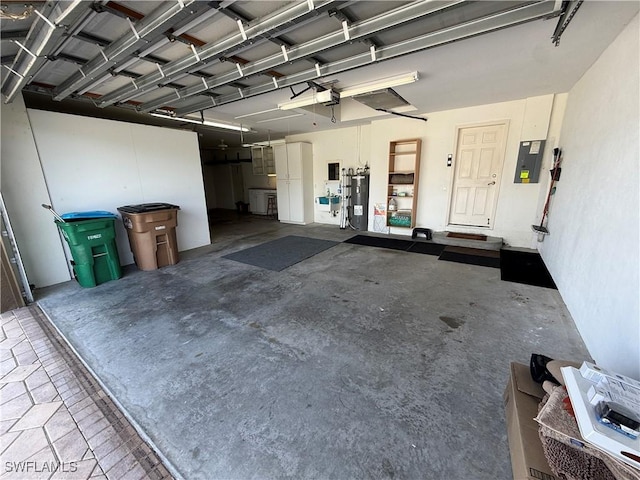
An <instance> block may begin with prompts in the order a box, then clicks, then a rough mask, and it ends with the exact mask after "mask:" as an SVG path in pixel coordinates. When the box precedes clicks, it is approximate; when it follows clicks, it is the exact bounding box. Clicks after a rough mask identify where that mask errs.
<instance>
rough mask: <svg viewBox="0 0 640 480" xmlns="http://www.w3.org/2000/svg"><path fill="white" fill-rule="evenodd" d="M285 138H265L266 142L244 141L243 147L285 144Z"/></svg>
mask: <svg viewBox="0 0 640 480" xmlns="http://www.w3.org/2000/svg"><path fill="white" fill-rule="evenodd" d="M285 143H286V142H285V139H284V138H281V139H279V140H265V141H264V142H253V143H243V144H242V146H243V147H273V146H274V145H284V144H285Z"/></svg>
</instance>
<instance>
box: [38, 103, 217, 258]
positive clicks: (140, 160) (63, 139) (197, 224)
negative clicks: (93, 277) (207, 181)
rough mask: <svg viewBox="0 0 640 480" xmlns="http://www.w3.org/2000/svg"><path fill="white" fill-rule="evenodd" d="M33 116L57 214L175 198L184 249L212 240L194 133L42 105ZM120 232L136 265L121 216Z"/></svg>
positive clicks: (123, 253)
mask: <svg viewBox="0 0 640 480" xmlns="http://www.w3.org/2000/svg"><path fill="white" fill-rule="evenodd" d="M28 115H29V120H30V122H31V127H32V129H33V134H34V138H35V141H36V145H37V149H38V153H39V156H40V161H41V164H42V170H43V172H44V178H45V180H46V183H47V185H48V188H49V193H50V196H51V204H52V205H53V207H54V208H55V209H56V210H57V211H58V212H59V213H65V212H72V211H87V210H108V211H111V212H114V213H117V207H120V206H123V205H131V204H138V203H149V202H167V203H173V204H176V205H179V206H180V207H181V210H180V212H179V213H178V227H177V230H176V232H177V241H178V248H179V250H181V251H182V250H188V249H191V248H195V247H199V246H202V245H206V244H208V243H209V242H210V240H209V228H208V223H207V213H206V206H205V199H204V187H203V183H202V171H201V167H200V155H199V150H198V141H197V136H196V134H194V133H192V132H183V131H179V130H172V129H165V128H158V127H151V126H147V125H138V124H131V123H124V122H115V121H111V120H102V119H95V118H87V117H80V116H76V115H67V114H61V113H54V112H46V111H41V110H31V109H29V110H28ZM41 175H42V174H41ZM45 213H46V212H45ZM41 227H42V228H49V229H50V228H52V225H51V224H50V223H48V224H47V225H42V226H41ZM116 235H117V243H118V253H119V255H120V262H121V263H122V264H123V265H126V264H130V263H133V256H132V254H131V250H130V248H129V244H128V240H127V235H126V231H125V230H124V227H123V226H122V222H120V221H117V222H116Z"/></svg>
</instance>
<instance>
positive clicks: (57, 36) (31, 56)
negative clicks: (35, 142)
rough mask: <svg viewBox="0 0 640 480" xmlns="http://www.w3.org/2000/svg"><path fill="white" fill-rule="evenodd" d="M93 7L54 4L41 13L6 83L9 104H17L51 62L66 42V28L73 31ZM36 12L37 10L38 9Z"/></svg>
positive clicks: (47, 6) (66, 3) (21, 48)
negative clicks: (52, 56)
mask: <svg viewBox="0 0 640 480" xmlns="http://www.w3.org/2000/svg"><path fill="white" fill-rule="evenodd" d="M89 6H90V4H89V3H87V2H81V1H72V2H68V1H56V2H53V1H50V2H47V3H46V4H45V5H44V6H43V7H42V8H41V9H40V10H38V11H37V12H38V13H37V18H35V19H34V20H33V23H32V24H31V28H30V29H29V33H28V34H27V38H26V39H25V41H24V44H18V46H19V47H20V51H19V52H18V53H17V55H16V57H15V60H14V62H13V64H12V66H11V67H10V68H11V74H10V75H7V76H6V78H5V80H4V82H3V84H2V93H3V95H4V96H5V103H10V102H11V101H13V99H14V98H15V96H16V95H17V94H18V93H19V92H20V90H21V89H22V88H23V87H24V86H25V85H27V84H28V83H29V82H30V81H31V80H32V79H33V75H34V73H35V72H37V71H39V69H40V68H41V67H42V66H43V65H44V64H45V63H46V62H47V61H49V60H48V55H50V54H51V52H53V51H55V49H56V48H57V47H58V46H59V45H60V44H61V43H62V42H64V41H65V38H64V31H65V29H67V28H69V29H73V28H74V27H75V26H76V25H78V24H79V23H81V22H82V21H83V19H84V17H86V15H87V14H88V13H89ZM34 12H36V9H34Z"/></svg>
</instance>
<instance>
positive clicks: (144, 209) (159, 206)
mask: <svg viewBox="0 0 640 480" xmlns="http://www.w3.org/2000/svg"><path fill="white" fill-rule="evenodd" d="M172 209H176V210H180V207H179V206H178V205H172V204H170V203H140V204H138V205H125V206H124V207H118V211H119V212H124V213H148V212H155V211H157V210H172Z"/></svg>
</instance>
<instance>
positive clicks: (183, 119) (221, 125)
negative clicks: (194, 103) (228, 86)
mask: <svg viewBox="0 0 640 480" xmlns="http://www.w3.org/2000/svg"><path fill="white" fill-rule="evenodd" d="M150 115H151V116H153V117H157V118H164V119H165V120H175V121H177V122H187V123H195V124H196V125H205V126H207V127H214V128H222V129H225V130H234V131H236V132H250V131H251V129H250V128H249V127H244V126H242V125H232V124H230V123H221V122H212V121H211V120H200V119H197V118H188V117H171V116H169V115H162V114H161V113H151V114H150Z"/></svg>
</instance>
